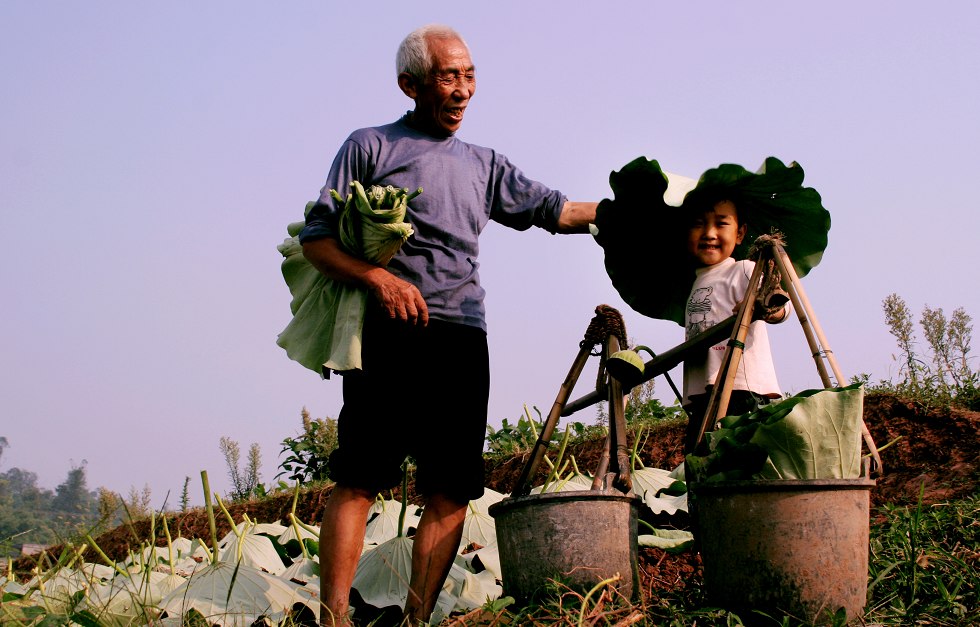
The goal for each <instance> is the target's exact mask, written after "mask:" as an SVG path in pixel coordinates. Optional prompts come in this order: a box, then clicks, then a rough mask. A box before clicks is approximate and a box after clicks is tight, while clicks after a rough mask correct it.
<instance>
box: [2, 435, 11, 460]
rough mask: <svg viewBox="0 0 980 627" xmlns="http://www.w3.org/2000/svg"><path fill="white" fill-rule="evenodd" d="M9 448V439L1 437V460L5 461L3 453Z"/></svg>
mask: <svg viewBox="0 0 980 627" xmlns="http://www.w3.org/2000/svg"><path fill="white" fill-rule="evenodd" d="M8 446H10V442H8V441H7V438H5V437H4V436H2V435H0V459H3V451H4V449H5V448H7V447H8Z"/></svg>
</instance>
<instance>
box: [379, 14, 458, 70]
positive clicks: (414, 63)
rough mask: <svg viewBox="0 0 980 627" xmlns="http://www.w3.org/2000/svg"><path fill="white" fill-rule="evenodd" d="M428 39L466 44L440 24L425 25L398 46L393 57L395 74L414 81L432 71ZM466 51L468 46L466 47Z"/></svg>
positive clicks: (456, 34) (449, 29)
mask: <svg viewBox="0 0 980 627" xmlns="http://www.w3.org/2000/svg"><path fill="white" fill-rule="evenodd" d="M429 37H441V38H445V39H458V40H459V41H460V42H461V43H462V44H463V45H464V46H466V42H465V41H464V40H463V38H462V37H461V36H460V34H459V33H457V32H456V31H455V30H453V29H452V28H450V27H449V26H444V25H442V24H426V25H425V26H421V27H419V28H416V29H415V30H413V31H412V32H411V33H409V34H408V36H406V37H405V39H403V40H402V43H401V45H400V46H398V54H397V55H396V56H395V73H396V75H401V74H403V73H407V74H409V75H411V76H413V77H414V78H416V79H419V80H421V79H423V78H425V76H426V75H427V74H428V73H429V71H430V70H431V69H432V55H430V54H429V41H428V40H429ZM466 47H467V49H468V48H469V46H466Z"/></svg>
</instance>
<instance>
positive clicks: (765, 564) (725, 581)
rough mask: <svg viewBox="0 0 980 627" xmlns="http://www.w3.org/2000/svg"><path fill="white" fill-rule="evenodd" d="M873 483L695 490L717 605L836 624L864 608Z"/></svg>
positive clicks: (732, 484)
mask: <svg viewBox="0 0 980 627" xmlns="http://www.w3.org/2000/svg"><path fill="white" fill-rule="evenodd" d="M874 483H875V482H874V481H873V480H871V479H815V480H808V481H790V480H786V481H721V482H717V483H694V484H692V485H691V486H690V497H691V506H692V508H693V511H694V512H695V516H696V521H697V522H696V524H697V537H698V541H699V544H700V550H701V560H702V563H703V566H704V587H705V593H706V595H707V597H708V601H709V603H712V604H715V605H718V606H720V607H724V608H727V609H730V610H732V611H735V612H738V611H742V612H750V611H752V610H758V611H761V612H764V613H766V614H769V615H771V616H779V615H790V616H793V617H796V618H799V619H801V620H804V621H806V622H808V623H812V624H823V623H830V622H831V621H832V620H833V617H834V615H835V614H836V613H838V612H839V611H840V610H841V608H843V611H844V613H845V614H846V617H847V620H848V621H852V620H855V619H857V618H859V617H860V616H861V615H862V614H863V611H864V606H865V603H866V600H867V589H868V526H869V508H870V502H871V488H872V486H874Z"/></svg>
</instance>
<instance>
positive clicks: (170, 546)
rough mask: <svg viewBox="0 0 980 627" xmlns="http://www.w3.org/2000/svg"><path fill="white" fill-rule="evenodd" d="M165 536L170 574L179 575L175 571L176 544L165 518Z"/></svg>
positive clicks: (164, 517)
mask: <svg viewBox="0 0 980 627" xmlns="http://www.w3.org/2000/svg"><path fill="white" fill-rule="evenodd" d="M163 535H165V536H166V537H167V561H168V565H169V566H170V574H171V575H175V574H177V573H176V572H175V571H174V543H173V540H172V539H171V538H170V527H168V526H167V517H166V516H163Z"/></svg>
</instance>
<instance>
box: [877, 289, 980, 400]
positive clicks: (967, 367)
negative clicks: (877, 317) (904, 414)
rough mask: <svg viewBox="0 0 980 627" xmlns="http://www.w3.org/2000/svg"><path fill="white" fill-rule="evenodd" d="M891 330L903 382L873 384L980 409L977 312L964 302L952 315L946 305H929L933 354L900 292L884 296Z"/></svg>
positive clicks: (927, 327)
mask: <svg viewBox="0 0 980 627" xmlns="http://www.w3.org/2000/svg"><path fill="white" fill-rule="evenodd" d="M882 308H883V309H884V312H885V322H886V324H887V325H888V331H889V333H891V335H892V336H893V337H894V338H895V340H896V342H897V343H898V349H899V355H898V356H896V357H895V359H896V361H898V362H899V376H900V377H901V380H900V382H899V383H892V382H890V381H882V382H881V383H879V384H878V385H876V386H872V387H871V388H870V389H871V390H873V391H884V392H895V393H897V394H900V395H902V396H905V397H908V398H910V399H912V400H915V401H918V402H919V403H921V404H922V405H924V406H927V407H946V406H949V405H957V406H960V407H964V408H967V409H973V410H976V409H980V370H975V369H974V368H973V366H972V365H971V363H970V362H971V359H972V358H971V356H970V342H971V340H972V335H973V324H972V318H970V316H969V315H968V314H967V313H966V311H964V310H963V308H958V309H956V310H955V311H953V313H952V314H951V315H950V316H949V317H947V316H946V314H945V313H944V312H943V310H942V308H941V307H937V308H931V307H929V306H928V305H926V306H925V307H924V308H923V310H922V314H921V316H920V318H919V324H920V326H921V327H922V331H923V335H924V336H925V340H926V344H927V345H928V349H929V350H928V355H922V354H920V353H919V352H917V350H916V345H917V344H918V342H917V338H916V335H915V324H914V321H913V317H912V312H911V310H910V309H909V308H908V305H906V303H905V301H904V300H903V299H902V298H901V297H900V296H898V295H897V294H891V295H889V296H888V297H887V298H885V300H884V301H882ZM866 379H867V377H866V378H865V380H866Z"/></svg>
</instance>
